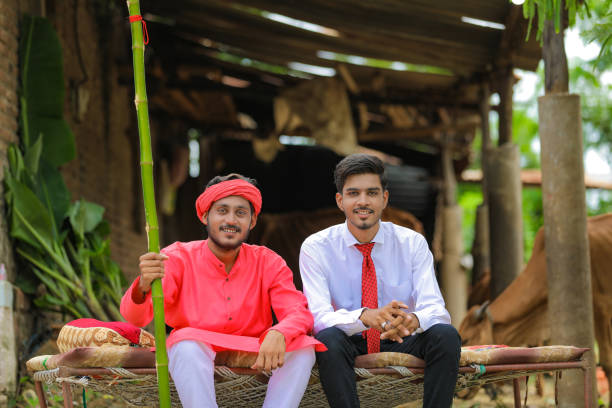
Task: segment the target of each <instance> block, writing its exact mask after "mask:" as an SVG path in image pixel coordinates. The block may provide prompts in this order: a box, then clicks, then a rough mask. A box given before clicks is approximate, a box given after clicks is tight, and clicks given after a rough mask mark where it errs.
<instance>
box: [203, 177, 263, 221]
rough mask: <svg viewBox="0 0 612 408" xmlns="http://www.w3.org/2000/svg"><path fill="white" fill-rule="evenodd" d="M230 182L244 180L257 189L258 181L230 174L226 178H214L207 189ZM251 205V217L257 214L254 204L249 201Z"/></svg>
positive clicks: (207, 185)
mask: <svg viewBox="0 0 612 408" xmlns="http://www.w3.org/2000/svg"><path fill="white" fill-rule="evenodd" d="M228 180H244V181H246V182H247V183H251V184H252V185H254V186H255V187H257V180H255V179H254V178H249V177H245V176H243V175H242V174H238V173H230V174H228V175H226V176H215V177H213V178H212V179H210V181H209V182H208V184H206V188H208V187H210V186H214V185H215V184H219V183H222V182H224V181H228ZM206 188H205V189H206ZM247 201H248V200H247ZM249 205H250V206H251V215H253V214H254V213H255V208H254V207H253V204H252V203H251V202H250V201H249Z"/></svg>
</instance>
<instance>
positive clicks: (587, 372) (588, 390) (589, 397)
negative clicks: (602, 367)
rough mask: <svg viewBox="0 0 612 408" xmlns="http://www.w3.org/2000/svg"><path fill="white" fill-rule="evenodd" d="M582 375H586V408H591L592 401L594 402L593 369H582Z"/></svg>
mask: <svg viewBox="0 0 612 408" xmlns="http://www.w3.org/2000/svg"><path fill="white" fill-rule="evenodd" d="M582 374H583V375H584V407H585V408H591V401H592V400H593V398H592V397H593V395H592V394H593V386H592V384H591V369H590V368H589V367H588V366H586V367H583V368H582Z"/></svg>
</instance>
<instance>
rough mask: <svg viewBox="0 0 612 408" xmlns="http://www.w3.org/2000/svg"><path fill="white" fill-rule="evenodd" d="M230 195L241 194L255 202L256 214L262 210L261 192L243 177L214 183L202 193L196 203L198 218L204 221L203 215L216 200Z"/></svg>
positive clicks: (252, 202)
mask: <svg viewBox="0 0 612 408" xmlns="http://www.w3.org/2000/svg"><path fill="white" fill-rule="evenodd" d="M229 196H240V197H242V198H244V199H246V200H248V201H249V202H250V203H251V204H253V208H254V209H255V215H257V214H259V212H260V211H261V192H260V191H259V189H258V188H257V187H255V186H254V185H253V184H251V183H249V182H248V181H244V180H241V179H236V180H228V181H222V182H221V183H217V184H213V185H212V186H210V187H208V188H207V189H206V190H204V192H203V193H202V194H200V196H199V197H198V199H197V200H196V204H195V206H196V211H197V213H198V219H199V220H200V221H202V216H203V215H204V213H206V212H207V211H208V210H209V209H210V206H211V205H213V203H214V202H215V201H217V200H220V199H222V198H225V197H229Z"/></svg>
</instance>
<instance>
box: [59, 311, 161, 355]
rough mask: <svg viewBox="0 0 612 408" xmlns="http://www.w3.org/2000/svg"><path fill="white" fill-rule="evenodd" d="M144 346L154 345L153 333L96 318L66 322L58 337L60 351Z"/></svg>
mask: <svg viewBox="0 0 612 408" xmlns="http://www.w3.org/2000/svg"><path fill="white" fill-rule="evenodd" d="M105 345H113V346H126V347H127V346H142V347H154V346H155V339H154V337H153V335H152V334H151V333H149V332H147V331H146V330H143V329H141V328H140V327H137V326H134V325H133V324H130V323H126V322H102V321H100V320H96V319H77V320H73V321H71V322H69V323H66V325H65V326H64V327H62V330H61V331H60V333H59V336H58V338H57V346H58V348H59V350H60V352H62V353H63V352H66V351H68V350H71V349H73V348H76V347H100V346H105Z"/></svg>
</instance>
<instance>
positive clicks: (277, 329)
mask: <svg viewBox="0 0 612 408" xmlns="http://www.w3.org/2000/svg"><path fill="white" fill-rule="evenodd" d="M277 326H278V325H275V326H272V327H270V328H269V329H267V330H266V331H265V332H263V333H261V335H260V336H259V344H261V343H263V341H264V339H265V338H266V336H267V335H268V332H269V331H270V330H276V331H277V332H279V333H280V334H282V335H283V337H284V338H285V347H287V345H288V344H289V341H291V340H293V339H292V338H289V336H287V332H286V330H284V329H283V328H282V327H277Z"/></svg>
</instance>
